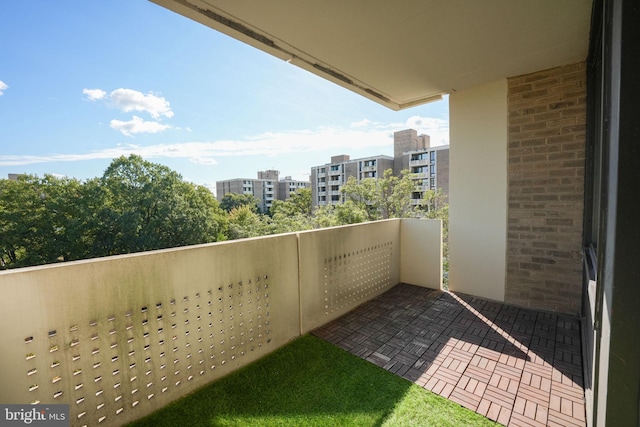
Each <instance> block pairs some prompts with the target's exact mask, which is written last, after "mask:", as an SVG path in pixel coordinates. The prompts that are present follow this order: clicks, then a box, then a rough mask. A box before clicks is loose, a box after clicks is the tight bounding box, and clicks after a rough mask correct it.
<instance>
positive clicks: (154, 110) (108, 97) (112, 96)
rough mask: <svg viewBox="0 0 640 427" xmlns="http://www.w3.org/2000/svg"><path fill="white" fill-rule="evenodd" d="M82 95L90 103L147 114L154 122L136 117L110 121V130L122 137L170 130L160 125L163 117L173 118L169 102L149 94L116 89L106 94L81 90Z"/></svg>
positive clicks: (100, 91) (100, 90) (98, 90)
mask: <svg viewBox="0 0 640 427" xmlns="http://www.w3.org/2000/svg"><path fill="white" fill-rule="evenodd" d="M82 93H83V94H85V95H86V96H87V99H88V100H90V101H97V100H104V102H106V103H107V105H110V106H112V107H115V108H117V109H118V110H120V111H122V112H125V113H130V112H132V111H142V112H147V113H149V115H150V116H151V117H152V118H153V119H155V120H156V121H145V120H143V119H142V118H140V117H138V116H133V118H132V119H131V120H129V121H122V120H117V119H113V120H111V122H110V124H111V128H112V129H115V130H117V131H119V132H122V133H123V134H124V135H127V136H133V135H135V134H138V133H159V132H164V131H165V130H167V129H169V128H171V126H169V125H164V124H162V123H160V120H161V119H162V118H163V117H166V118H171V117H173V111H171V107H170V104H169V101H167V100H166V99H164V98H162V97H159V96H156V95H154V94H153V93H151V92H149V93H148V94H146V95H145V94H144V93H142V92H139V91H137V90H133V89H123V88H120V89H116V90H114V91H111V93H109V94H107V92H106V91H104V90H102V89H86V88H85V89H82Z"/></svg>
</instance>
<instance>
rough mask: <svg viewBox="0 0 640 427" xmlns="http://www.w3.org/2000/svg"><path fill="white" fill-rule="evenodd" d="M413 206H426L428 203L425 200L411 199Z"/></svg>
mask: <svg viewBox="0 0 640 427" xmlns="http://www.w3.org/2000/svg"><path fill="white" fill-rule="evenodd" d="M411 204H412V205H413V206H425V205H426V204H427V201H426V200H425V199H411Z"/></svg>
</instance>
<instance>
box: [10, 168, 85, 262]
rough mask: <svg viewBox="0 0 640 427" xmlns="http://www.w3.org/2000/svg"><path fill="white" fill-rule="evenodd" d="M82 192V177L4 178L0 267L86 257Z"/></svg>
mask: <svg viewBox="0 0 640 427" xmlns="http://www.w3.org/2000/svg"><path fill="white" fill-rule="evenodd" d="M82 190H83V186H82V183H81V182H80V181H78V180H75V179H70V178H58V177H55V176H52V175H45V176H44V178H38V177H37V176H33V175H25V176H20V177H19V178H18V179H17V180H15V181H14V180H5V179H3V180H0V268H11V267H24V266H30V265H40V264H46V263H52V262H58V261H68V260H73V259H80V258H84V257H86V256H87V255H88V253H89V250H88V248H89V246H88V235H87V231H86V227H85V225H84V218H85V212H86V210H85V209H84V208H83V206H82V205H81V204H80V202H79V200H82V199H83V191H82Z"/></svg>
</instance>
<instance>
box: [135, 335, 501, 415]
mask: <svg viewBox="0 0 640 427" xmlns="http://www.w3.org/2000/svg"><path fill="white" fill-rule="evenodd" d="M132 425H133V426H171V427H175V426H183V425H184V426H186V425H189V426H225V427H227V426H296V427H298V426H314V427H316V426H318V427H319V426H331V427H333V426H357V427H362V426H412V427H413V426H452V427H453V426H455V427H458V426H495V425H496V424H495V423H493V422H492V421H490V420H488V419H486V418H484V417H482V416H480V415H478V414H476V413H474V412H472V411H469V410H467V409H465V408H463V407H461V406H460V405H458V404H456V403H454V402H451V401H448V400H446V399H444V398H442V397H440V396H438V395H436V394H434V393H431V392H430V391H428V390H425V389H423V388H421V387H419V386H417V385H415V384H412V383H411V382H409V381H407V380H405V379H403V378H400V377H398V376H396V375H394V374H391V373H389V372H387V371H385V370H384V369H381V368H379V367H377V366H375V365H373V364H371V363H369V362H367V361H364V360H362V359H359V358H357V357H356V356H353V355H351V354H349V353H347V352H345V351H343V350H342V349H339V348H337V347H335V346H333V345H331V344H329V343H326V342H324V341H322V340H320V339H318V338H316V337H313V336H308V335H307V336H303V337H301V338H299V339H297V340H295V341H293V342H292V343H290V344H289V345H287V346H285V347H283V348H281V349H279V350H278V351H276V352H274V353H272V354H270V355H269V356H267V357H265V358H263V359H261V360H259V361H257V362H255V363H253V364H251V365H249V366H247V367H245V368H243V369H241V370H239V371H236V372H234V373H232V374H231V375H229V376H227V377H225V378H222V379H220V380H218V381H216V382H214V383H212V384H210V385H208V386H206V387H204V388H202V389H200V390H198V391H196V392H195V393H193V394H191V395H189V396H186V397H185V398H183V399H180V400H177V401H175V402H173V403H171V404H170V405H168V406H167V407H165V408H163V409H161V410H159V411H157V412H155V413H153V414H151V415H150V416H148V417H146V418H143V419H141V420H139V421H137V422H135V423H133V424H132Z"/></svg>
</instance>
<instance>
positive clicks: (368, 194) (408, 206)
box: [341, 169, 416, 221]
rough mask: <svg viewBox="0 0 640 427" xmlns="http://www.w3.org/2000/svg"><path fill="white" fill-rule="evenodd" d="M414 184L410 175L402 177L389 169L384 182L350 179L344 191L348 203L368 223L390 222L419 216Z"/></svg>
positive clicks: (406, 173)
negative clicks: (415, 205)
mask: <svg viewBox="0 0 640 427" xmlns="http://www.w3.org/2000/svg"><path fill="white" fill-rule="evenodd" d="M414 188H415V183H414V181H413V180H412V179H411V177H410V174H409V171H402V173H401V175H400V176H399V177H397V176H395V175H394V174H393V170H391V169H387V170H385V171H384V174H383V176H382V177H381V178H378V179H376V178H365V179H363V180H361V181H358V180H357V179H355V178H354V177H353V176H350V177H349V178H348V179H347V182H346V183H345V185H344V186H343V187H342V189H341V191H342V193H343V194H344V195H345V198H346V200H347V201H351V202H353V204H354V205H355V207H357V209H358V210H359V211H360V212H365V213H366V215H367V220H368V221H374V220H378V219H387V218H407V217H413V216H416V210H415V208H414V207H413V205H412V203H411V193H412V192H413V191H414Z"/></svg>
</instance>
